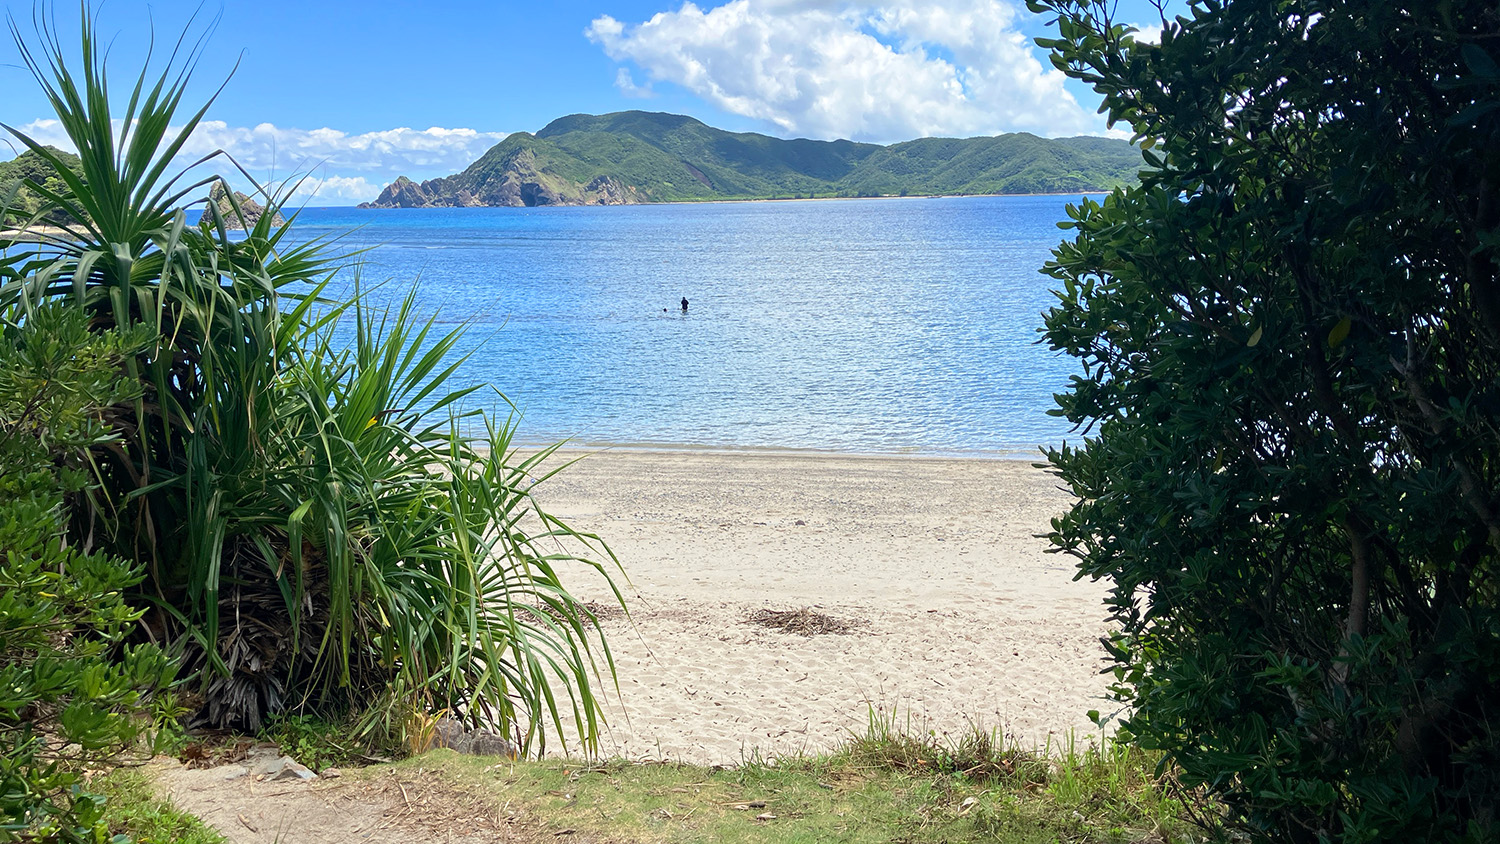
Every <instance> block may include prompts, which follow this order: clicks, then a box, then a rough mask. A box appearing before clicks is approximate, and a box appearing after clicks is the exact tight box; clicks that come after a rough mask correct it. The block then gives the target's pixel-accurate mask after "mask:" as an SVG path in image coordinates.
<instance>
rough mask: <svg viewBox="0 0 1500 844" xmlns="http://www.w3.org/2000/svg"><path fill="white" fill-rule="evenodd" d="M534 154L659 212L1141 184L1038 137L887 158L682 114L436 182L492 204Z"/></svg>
mask: <svg viewBox="0 0 1500 844" xmlns="http://www.w3.org/2000/svg"><path fill="white" fill-rule="evenodd" d="M522 150H529V151H530V152H531V153H532V154H533V155H535V157H536V166H537V168H538V169H539V170H540V171H541V172H542V173H544V174H549V175H553V176H556V177H558V178H560V179H565V180H567V181H569V182H573V183H576V184H587V183H588V182H589V181H591V180H592V179H594V178H595V177H597V176H611V177H613V178H615V179H618V180H619V181H620V182H622V183H623V184H626V185H629V186H632V187H634V188H636V189H637V190H638V191H639V192H640V194H641V196H642V197H643V198H645V199H646V200H648V201H653V202H668V201H681V200H705V199H765V198H772V197H791V196H815V195H816V196H835V195H837V196H879V195H896V194H902V195H909V194H992V193H1018V194H1019V193H1053V192H1076V193H1081V192H1085V191H1099V190H1108V189H1110V188H1113V187H1117V186H1119V185H1124V184H1128V183H1130V182H1133V181H1134V179H1135V172H1136V170H1137V169H1138V168H1139V167H1140V165H1141V159H1140V154H1139V152H1138V151H1137V150H1136V149H1134V148H1133V147H1131V146H1130V145H1129V144H1127V143H1125V142H1124V141H1118V140H1111V139H1107V138H1065V139H1057V140H1046V139H1042V138H1038V137H1036V136H1034V135H1028V134H1013V135H1000V136H997V137H993V138H968V139H962V140H960V139H955V138H926V139H923V140H918V141H909V142H906V143H902V144H894V145H892V146H889V147H882V146H878V145H875V144H860V143H854V142H852V141H810V140H806V139H800V138H799V139H796V140H782V139H780V138H772V137H768V136H766V135H759V134H755V133H753V132H740V133H736V132H726V131H724V130H722V129H715V128H713V127H712V126H708V125H705V124H704V123H702V122H700V121H698V120H695V119H693V118H691V117H684V116H682V115H677V114H657V113H650V112H641V111H624V112H617V113H614V114H605V115H599V116H595V115H588V114H575V115H570V116H568V117H562V118H559V119H557V120H554V121H552V122H551V123H549V124H547V125H546V126H545V127H543V128H542V130H541V131H539V132H537V133H536V134H535V135H530V134H527V133H525V132H518V133H516V134H514V135H511V136H510V137H508V138H506V139H505V140H504V141H501V142H500V143H499V144H496V145H495V146H494V147H493V148H491V149H490V150H489V151H488V152H486V153H485V154H484V155H483V156H482V157H481V158H480V159H479V160H478V161H476V162H474V163H473V164H471V165H470V166H469V167H468V169H466V170H464V172H462V173H459V174H456V175H454V176H449V177H447V178H446V179H435V180H433V181H432V182H427V183H424V185H425V186H426V187H429V188H431V189H432V190H433V191H434V192H435V193H436V194H437V195H439V196H446V197H452V196H455V195H457V193H458V192H459V191H469V192H471V193H474V194H481V193H482V191H481V189H480V187H479V186H481V185H483V184H485V183H486V182H487V181H490V180H493V179H495V178H496V175H497V174H498V173H500V172H502V171H503V170H504V168H505V167H506V165H507V164H508V163H509V162H510V160H511V158H512V157H513V156H514V155H516V154H517V153H518V152H520V151H522Z"/></svg>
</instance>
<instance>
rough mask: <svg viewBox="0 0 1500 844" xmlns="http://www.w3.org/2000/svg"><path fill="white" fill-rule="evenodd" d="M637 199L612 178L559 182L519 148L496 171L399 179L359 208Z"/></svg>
mask: <svg viewBox="0 0 1500 844" xmlns="http://www.w3.org/2000/svg"><path fill="white" fill-rule="evenodd" d="M641 201H642V198H641V196H640V195H639V193H638V192H637V191H636V189H635V188H633V187H631V186H629V185H626V184H624V183H623V182H621V181H620V180H618V179H616V178H614V177H613V176H596V177H594V178H593V179H592V180H590V181H589V182H588V183H587V184H580V183H579V182H575V181H572V180H570V179H566V178H563V177H562V176H559V175H557V174H555V173H550V172H548V171H546V170H545V169H543V168H542V167H540V166H538V163H537V159H536V154H535V153H534V152H532V151H531V150H530V149H524V148H523V149H519V150H516V151H514V152H512V153H511V154H510V155H509V156H507V157H506V158H505V159H504V161H503V163H502V165H501V166H500V167H498V168H474V167H471V168H469V169H468V170H465V171H464V172H462V173H459V174H457V175H455V176H447V177H445V178H442V179H429V180H428V181H425V182H421V183H418V182H413V181H412V180H411V179H408V178H406V177H405V176H402V177H400V178H398V179H396V181H394V182H392V183H391V184H390V185H389V186H387V187H386V189H385V190H383V191H381V192H380V196H379V197H378V198H376V199H375V201H374V202H363V203H360V205H359V207H360V208H476V207H508V208H521V207H525V208H535V207H542V206H547V205H633V204H635V203H638V202H641Z"/></svg>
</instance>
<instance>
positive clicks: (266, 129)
mask: <svg viewBox="0 0 1500 844" xmlns="http://www.w3.org/2000/svg"><path fill="white" fill-rule="evenodd" d="M19 128H20V131H21V132H22V133H24V134H26V135H28V136H30V137H31V138H33V139H34V140H37V141H39V142H41V143H44V144H51V145H53V146H56V147H60V148H62V149H68V150H71V149H72V145H71V144H70V143H69V142H68V138H67V135H66V134H65V133H64V132H63V130H62V125H61V124H60V123H58V121H56V120H34V121H32V122H30V123H28V124H26V125H24V126H21V127H19ZM117 130H118V129H117ZM179 131H180V130H179ZM506 134H508V133H505V132H479V131H476V130H474V129H445V128H442V127H438V126H434V127H432V128H429V129H408V128H398V129H385V130H381V131H377V132H364V133H359V134H349V133H346V132H341V131H339V130H337V129H328V128H323V129H290V128H283V127H279V126H276V125H274V124H271V123H261V124H259V125H257V126H249V127H246V126H230V125H229V124H227V123H225V122H223V121H219V120H206V121H203V122H202V123H200V124H198V127H197V129H195V130H194V132H193V134H192V135H191V136H190V137H189V138H188V140H187V143H186V144H184V145H183V149H182V153H181V154H180V155H179V157H178V163H179V165H181V166H186V165H187V164H190V163H191V162H193V161H195V160H197V159H199V158H202V157H203V156H205V155H208V154H209V153H212V152H214V151H215V150H224V151H225V152H227V153H228V154H229V155H230V156H231V157H232V158H233V159H234V160H235V161H236V162H238V163H239V165H240V166H241V167H243V168H245V170H247V171H249V172H250V174H251V175H252V176H253V177H254V178H255V179H256V180H257V181H260V182H262V183H279V182H280V181H282V180H285V179H287V178H289V177H296V176H301V175H306V176H308V178H307V179H306V180H305V182H304V183H303V184H302V186H301V187H300V188H299V190H298V192H297V195H298V196H299V197H303V198H310V199H312V201H314V202H317V203H319V204H347V203H352V202H363V201H365V200H369V199H374V198H375V196H376V195H378V194H379V193H380V190H381V188H382V187H384V186H385V185H386V184H387V183H389V182H391V181H394V180H395V178H396V177H397V176H401V175H406V176H411V177H412V178H417V179H421V178H431V177H433V176H445V175H448V174H449V173H454V172H457V171H459V170H462V169H463V168H465V167H467V166H469V164H471V163H473V161H474V160H475V159H477V158H478V157H479V156H481V155H483V154H484V152H485V151H486V150H488V149H489V148H490V147H492V146H494V145H495V144H497V143H499V142H500V141H501V140H503V139H504V138H505V136H506ZM226 165H227V162H226ZM213 169H214V170H215V171H217V172H221V173H222V174H223V175H225V176H226V177H229V180H230V182H231V183H232V184H234V185H235V187H237V188H240V189H245V188H246V187H248V183H247V182H246V180H244V178H243V177H242V176H240V175H239V174H238V172H237V171H232V169H231V168H230V167H228V166H215V167H213Z"/></svg>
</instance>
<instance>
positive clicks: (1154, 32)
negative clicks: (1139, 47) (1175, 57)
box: [1126, 23, 1162, 44]
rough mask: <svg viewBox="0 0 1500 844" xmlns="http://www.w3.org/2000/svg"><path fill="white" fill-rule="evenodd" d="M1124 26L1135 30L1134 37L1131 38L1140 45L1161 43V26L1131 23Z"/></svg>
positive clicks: (1157, 24)
mask: <svg viewBox="0 0 1500 844" xmlns="http://www.w3.org/2000/svg"><path fill="white" fill-rule="evenodd" d="M1126 25H1127V26H1130V27H1132V28H1133V29H1135V35H1134V36H1133V37H1134V38H1135V40H1137V41H1139V42H1141V43H1142V44H1160V43H1161V29H1162V26H1161V24H1159V23H1152V24H1145V23H1132V24H1126Z"/></svg>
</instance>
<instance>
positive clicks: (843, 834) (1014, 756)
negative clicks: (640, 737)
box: [390, 718, 1203, 844]
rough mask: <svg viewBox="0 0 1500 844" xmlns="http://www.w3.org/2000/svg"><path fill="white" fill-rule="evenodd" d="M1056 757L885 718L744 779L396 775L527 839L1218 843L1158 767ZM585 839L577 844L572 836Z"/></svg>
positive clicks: (442, 763) (471, 771)
mask: <svg viewBox="0 0 1500 844" xmlns="http://www.w3.org/2000/svg"><path fill="white" fill-rule="evenodd" d="M1054 750H1055V752H1052V753H1046V752H1043V753H1032V752H1026V751H1022V750H1019V749H1017V748H1015V747H1013V746H1005V743H1004V742H1003V741H1002V740H1001V739H1000V737H999V735H998V734H997V733H993V732H985V731H983V730H979V729H974V730H971V731H969V732H968V733H965V734H963V735H960V736H957V737H947V736H941V735H936V734H931V733H928V734H925V735H923V734H914V733H912V732H909V731H906V730H902V729H895V724H894V722H893V720H887V719H881V718H872V719H871V724H870V728H869V730H868V731H867V733H866V734H865V735H863V736H859V737H856V738H853V739H851V741H849V742H848V743H847V744H846V745H845V746H844V747H843V748H841V749H839V750H838V751H836V752H834V753H831V754H826V755H821V756H810V757H803V758H796V759H788V760H779V761H775V762H765V761H762V760H759V759H754V758H752V759H750V760H748V761H746V762H745V763H744V764H742V765H740V766H737V767H734V768H703V767H695V766H691V765H678V764H636V763H630V762H624V761H618V760H616V761H611V762H607V763H603V764H597V765H594V764H586V763H581V762H577V761H557V760H544V761H539V762H519V763H514V764H512V763H505V764H500V765H496V764H494V760H493V759H477V758H472V757H463V756H458V755H456V754H454V753H452V752H450V751H434V752H432V753H429V754H426V755H424V756H421V757H417V758H414V759H410V760H407V761H405V762H402V763H398V764H397V765H395V766H392V768H391V769H390V773H391V774H393V775H395V776H396V777H398V778H406V777H411V778H422V777H427V778H436V779H437V780H438V781H440V782H441V783H443V784H445V785H446V786H447V787H449V788H452V789H455V790H457V791H459V792H462V793H464V794H466V795H467V796H468V798H469V799H470V800H471V801H472V802H473V803H474V804H476V805H474V807H473V808H474V810H475V811H476V812H478V813H480V814H481V815H483V816H487V817H497V818H499V819H501V820H502V821H503V822H504V823H506V824H509V825H513V827H514V828H515V829H517V830H521V831H523V832H524V833H526V834H525V835H524V836H523V838H524V840H547V839H548V838H550V837H554V836H563V835H574V834H576V835H578V836H579V837H580V839H591V838H592V839H598V840H608V841H631V842H649V843H650V844H655V843H656V842H663V844H665V842H700V841H701V842H708V841H713V842H731V844H732V842H752V841H753V842H786V843H787V844H792V842H830V841H838V842H888V841H903V842H913V843H914V844H915V843H916V842H969V841H974V842H978V841H987V842H1005V843H1006V844H1029V843H1030V842H1072V843H1076V844H1095V843H1096V842H1097V843H1098V844H1104V843H1105V842H1167V841H1170V842H1179V841H1198V840H1202V839H1203V833H1202V832H1201V831H1200V830H1198V829H1197V828H1196V827H1193V826H1191V825H1190V824H1189V823H1187V822H1186V821H1185V820H1184V819H1183V814H1184V813H1183V807H1182V806H1181V804H1180V803H1179V801H1178V800H1176V799H1175V798H1173V797H1171V796H1170V795H1169V793H1168V788H1167V786H1166V784H1165V783H1163V782H1160V781H1158V780H1157V778H1156V777H1155V775H1154V770H1155V767H1156V760H1155V759H1154V758H1153V757H1151V756H1150V755H1148V754H1145V753H1143V752H1142V751H1139V750H1135V749H1131V748H1127V747H1125V746H1123V745H1116V744H1113V743H1106V744H1105V745H1103V746H1102V747H1098V746H1092V745H1091V746H1079V745H1076V744H1073V743H1069V744H1068V745H1066V746H1064V747H1060V748H1055V749H1054ZM567 830H571V832H565V831H567Z"/></svg>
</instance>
